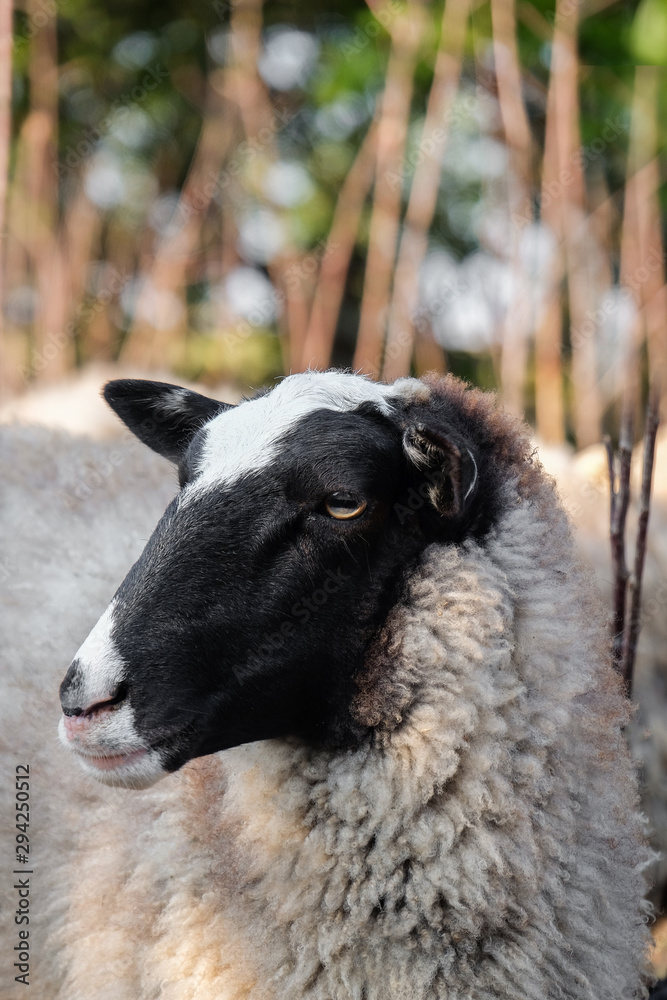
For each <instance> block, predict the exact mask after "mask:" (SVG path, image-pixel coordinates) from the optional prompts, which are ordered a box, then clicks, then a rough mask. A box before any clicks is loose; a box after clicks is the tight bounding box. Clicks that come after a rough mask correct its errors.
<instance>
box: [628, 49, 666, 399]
mask: <svg viewBox="0 0 667 1000" xmlns="http://www.w3.org/2000/svg"><path fill="white" fill-rule="evenodd" d="M660 79H661V77H660V71H659V70H658V69H657V67H655V66H638V67H637V69H636V71H635V108H634V112H633V115H634V114H636V115H637V119H638V120H637V122H636V128H635V129H634V130H633V133H632V134H631V151H632V156H633V159H634V164H633V165H632V169H633V172H634V175H635V194H636V225H637V238H636V242H637V259H638V268H637V271H636V272H635V273H634V274H633V275H632V276H628V279H629V280H630V281H631V282H632V287H633V290H635V291H636V294H637V299H638V302H639V303H640V304H641V307H642V310H643V314H644V325H645V331H646V342H647V347H648V363H649V371H650V373H651V376H652V379H653V381H654V383H655V384H656V386H657V391H658V393H659V394H660V396H661V398H664V394H665V392H666V391H667V287H666V285H665V265H664V261H665V251H664V244H663V239H662V225H661V210H660V198H659V191H660V160H659V157H658V148H659V125H658V91H659V81H660ZM633 140H634V141H633Z"/></svg>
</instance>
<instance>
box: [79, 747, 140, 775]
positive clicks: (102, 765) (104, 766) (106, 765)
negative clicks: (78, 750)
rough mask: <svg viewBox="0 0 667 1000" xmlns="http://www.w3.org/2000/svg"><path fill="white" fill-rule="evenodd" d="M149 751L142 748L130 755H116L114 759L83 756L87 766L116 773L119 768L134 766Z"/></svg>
mask: <svg viewBox="0 0 667 1000" xmlns="http://www.w3.org/2000/svg"><path fill="white" fill-rule="evenodd" d="M147 752H148V751H147V750H144V749H143V747H141V748H140V749H139V750H132V751H131V752H130V753H120V754H116V756H114V757H92V756H91V755H90V754H81V755H80V756H81V757H82V758H83V760H84V762H85V763H86V764H90V765H91V767H96V768H97V770H98V771H114V770H115V769H116V768H117V767H123V766H124V765H127V764H133V763H134V762H135V761H137V760H140V759H141V758H142V757H145V756H146V754H147Z"/></svg>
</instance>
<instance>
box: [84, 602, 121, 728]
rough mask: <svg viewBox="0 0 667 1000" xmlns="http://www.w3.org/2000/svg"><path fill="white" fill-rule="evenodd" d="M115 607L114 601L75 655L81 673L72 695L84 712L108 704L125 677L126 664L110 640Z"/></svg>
mask: <svg viewBox="0 0 667 1000" xmlns="http://www.w3.org/2000/svg"><path fill="white" fill-rule="evenodd" d="M115 606H116V602H115V600H114V601H112V602H111V604H110V605H109V607H108V608H107V609H106V611H105V612H104V614H103V615H102V617H101V618H100V620H99V621H98V623H97V625H95V627H94V628H93V630H92V632H90V634H89V635H88V638H87V639H86V640H85V642H84V643H83V645H82V646H80V648H79V650H78V651H77V654H76V656H75V659H76V660H78V661H79V672H78V675H77V679H76V684H75V686H74V688H73V690H72V692H71V696H72V697H76V701H77V703H78V705H79V707H80V708H83V709H86V708H87V707H88V706H89V705H92V704H95V703H97V702H100V701H106V700H107V699H108V698H109V697H110V696H111V695H113V693H114V692H115V690H116V688H117V687H118V684H119V683H120V682H121V681H122V680H123V678H124V676H125V661H124V660H123V658H122V656H121V655H120V653H119V652H118V649H117V648H116V644H115V643H114V641H113V639H112V638H111V632H112V630H113V625H114V611H115Z"/></svg>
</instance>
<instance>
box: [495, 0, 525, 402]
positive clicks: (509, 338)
mask: <svg viewBox="0 0 667 1000" xmlns="http://www.w3.org/2000/svg"><path fill="white" fill-rule="evenodd" d="M491 18H492V25H493V52H494V61H495V67H496V80H497V85H498V103H499V105H500V115H501V119H502V123H503V130H504V133H505V142H506V144H507V148H508V150H509V155H510V171H509V190H508V203H509V205H508V207H509V215H510V220H511V227H510V241H511V242H510V266H511V269H512V286H513V289H514V292H513V296H512V301H511V303H510V306H509V308H508V310H507V315H506V317H505V320H504V323H503V329H502V336H501V356H500V387H501V392H502V396H503V402H504V405H505V407H506V409H507V410H509V412H510V413H513V414H515V415H516V416H523V412H524V406H525V382H526V369H527V367H528V341H529V336H530V333H531V331H532V329H533V327H534V323H535V316H534V312H535V310H534V298H533V296H532V294H531V287H530V281H529V277H528V274H527V273H526V268H525V265H524V263H523V260H522V256H521V240H522V235H523V231H524V229H525V227H526V226H529V225H531V224H532V223H533V206H532V197H531V190H532V136H531V131H530V124H529V121H528V113H527V111H526V106H525V104H524V101H523V96H522V78H521V65H520V60H519V52H518V45H517V37H516V32H517V24H516V12H515V3H514V0H492V2H491Z"/></svg>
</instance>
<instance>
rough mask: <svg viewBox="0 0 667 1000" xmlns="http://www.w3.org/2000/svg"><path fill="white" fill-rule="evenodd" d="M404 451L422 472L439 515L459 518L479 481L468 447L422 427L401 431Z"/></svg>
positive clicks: (418, 425) (443, 434) (426, 488)
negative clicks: (402, 432)
mask: <svg viewBox="0 0 667 1000" xmlns="http://www.w3.org/2000/svg"><path fill="white" fill-rule="evenodd" d="M403 448H404V450H405V454H406V456H407V457H408V459H409V461H410V462H411V463H412V464H413V465H414V466H416V467H417V469H419V470H420V471H421V472H422V475H423V477H424V484H423V488H425V492H426V494H427V496H428V497H429V499H430V501H431V503H432V504H433V506H434V507H435V509H436V510H437V511H438V513H439V514H442V515H443V517H460V516H461V515H462V514H463V513H464V511H465V510H466V508H467V507H468V505H469V504H470V502H471V500H472V498H473V496H474V495H475V490H476V487H477V481H478V474H477V462H476V461H475V456H474V455H473V453H472V451H471V450H470V448H468V446H467V445H466V444H465V443H464V441H463V440H461V439H460V438H459V437H458V435H457V436H456V437H455V436H454V435H451V434H449V433H443V432H442V431H440V430H434V429H433V428H431V427H428V428H427V427H426V426H424V425H423V424H417V425H416V426H414V427H409V428H408V429H407V430H406V431H405V432H404V434H403Z"/></svg>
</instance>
